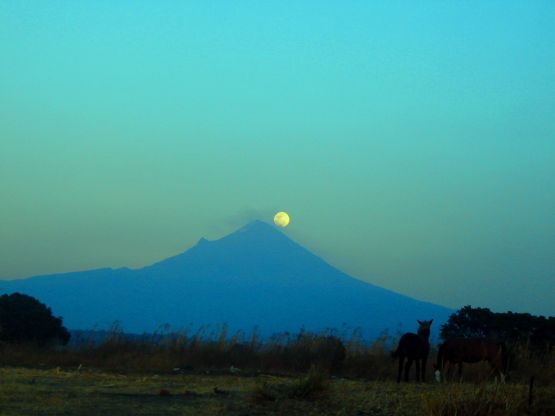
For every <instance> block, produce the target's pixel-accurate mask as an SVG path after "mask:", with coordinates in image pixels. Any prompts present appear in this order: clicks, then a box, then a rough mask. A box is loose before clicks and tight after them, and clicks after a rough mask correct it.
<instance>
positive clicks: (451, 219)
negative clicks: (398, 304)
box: [0, 0, 555, 315]
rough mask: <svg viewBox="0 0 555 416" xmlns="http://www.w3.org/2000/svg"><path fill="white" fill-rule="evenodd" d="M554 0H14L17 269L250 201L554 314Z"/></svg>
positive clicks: (247, 210)
mask: <svg viewBox="0 0 555 416" xmlns="http://www.w3.org/2000/svg"><path fill="white" fill-rule="evenodd" d="M553 21H555V2H553V1H551V0H548V1H509V0H502V1H488V2H484V1H466V2H454V1H453V2H445V1H423V2H414V1H401V2H399V1H383V2H377V1H376V2H371V1H290V2H289V1H274V2H260V1H246V0H245V1H234V2H231V1H211V2H210V1H188V2H183V1H138V0H137V1H131V0H129V1H124V0H119V1H86V0H83V1H78V2H75V1H56V0H52V1H48V2H46V1H23V0H18V1H10V0H6V1H2V2H0V279H14V278H23V277H28V276H32V275H39V274H48V273H57V272H66V271H76V270H85V269H93V268H99V267H122V266H128V267H133V268H135V267H142V266H144V265H147V264H150V263H152V262H154V261H158V260H161V259H163V258H166V257H169V256H171V255H175V254H177V253H179V252H182V251H184V250H185V249H187V248H189V247H191V246H192V245H194V244H195V243H196V242H197V241H198V239H200V238H201V237H206V238H208V239H216V238H220V237H222V236H224V235H226V234H228V233H230V232H232V231H234V230H235V229H236V228H238V227H240V226H242V225H244V224H245V223H246V222H248V221H250V220H253V219H262V220H266V221H271V220H272V217H273V214H274V213H275V212H277V211H280V210H284V211H287V212H288V213H289V215H290V216H291V224H290V225H289V227H287V228H286V229H285V231H284V232H285V233H286V234H287V235H288V236H289V237H291V238H293V239H294V240H295V241H297V242H299V243H300V244H302V245H303V246H305V247H306V248H308V249H309V250H311V251H312V252H314V253H315V254H317V255H319V256H321V257H323V258H324V259H325V260H327V261H328V262H329V263H331V264H332V265H334V266H336V267H338V268H340V269H342V270H343V271H345V272H347V273H349V274H351V275H352V276H354V277H358V278H360V279H362V280H366V281H368V282H371V283H373V284H376V285H379V286H382V287H384V288H387V289H391V290H394V291H397V292H400V293H403V294H406V295H409V296H412V297H415V298H418V299H422V300H426V301H430V302H433V303H437V304H441V305H445V306H449V307H453V308H459V307H462V306H464V305H468V304H470V305H472V306H481V307H489V308H490V309H492V310H494V311H507V310H511V311H514V312H530V313H534V314H542V315H555V301H554V298H553V293H555V45H554V39H555V25H553V24H552V23H553Z"/></svg>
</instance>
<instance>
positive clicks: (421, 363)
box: [391, 319, 433, 383]
mask: <svg viewBox="0 0 555 416" xmlns="http://www.w3.org/2000/svg"><path fill="white" fill-rule="evenodd" d="M432 321H433V319H432V320H430V321H417V322H418V333H417V334H413V333H412V332H407V333H406V334H404V335H403V336H402V337H401V339H400V340H399V345H398V346H397V350H396V351H393V352H392V353H391V356H392V357H393V358H399V373H398V374H397V383H400V382H401V373H402V372H403V362H404V361H405V358H406V359H407V363H406V364H405V381H409V371H410V367H411V365H412V362H413V361H416V381H420V375H422V381H424V374H425V372H426V361H428V353H429V352H430V342H429V341H428V339H429V338H430V326H431V325H432Z"/></svg>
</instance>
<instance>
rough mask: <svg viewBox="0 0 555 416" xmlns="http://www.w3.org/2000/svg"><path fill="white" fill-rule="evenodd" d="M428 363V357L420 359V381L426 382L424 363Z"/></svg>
mask: <svg viewBox="0 0 555 416" xmlns="http://www.w3.org/2000/svg"><path fill="white" fill-rule="evenodd" d="M427 361H428V357H424V358H422V370H421V371H422V381H426V377H425V376H426V362H427Z"/></svg>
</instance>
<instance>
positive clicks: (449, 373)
mask: <svg viewBox="0 0 555 416" xmlns="http://www.w3.org/2000/svg"><path fill="white" fill-rule="evenodd" d="M452 373H453V364H452V363H451V361H449V364H447V375H446V377H445V380H446V381H452Z"/></svg>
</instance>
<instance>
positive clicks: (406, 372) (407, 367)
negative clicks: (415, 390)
mask: <svg viewBox="0 0 555 416" xmlns="http://www.w3.org/2000/svg"><path fill="white" fill-rule="evenodd" d="M411 365H412V358H407V363H406V364H405V381H407V382H408V381H409V371H410V367H411Z"/></svg>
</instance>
